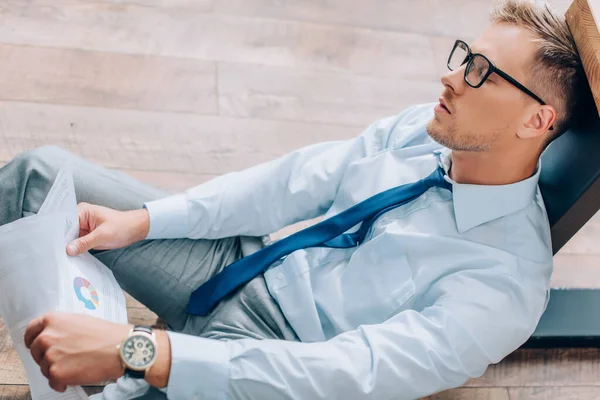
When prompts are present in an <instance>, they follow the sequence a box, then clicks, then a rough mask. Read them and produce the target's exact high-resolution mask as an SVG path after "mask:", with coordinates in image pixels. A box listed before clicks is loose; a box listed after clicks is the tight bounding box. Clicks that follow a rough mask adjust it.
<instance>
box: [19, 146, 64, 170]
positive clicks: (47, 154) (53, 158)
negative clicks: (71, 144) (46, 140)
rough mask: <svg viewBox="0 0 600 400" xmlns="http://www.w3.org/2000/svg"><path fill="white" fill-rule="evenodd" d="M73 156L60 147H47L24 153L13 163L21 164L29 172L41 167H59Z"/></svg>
mask: <svg viewBox="0 0 600 400" xmlns="http://www.w3.org/2000/svg"><path fill="white" fill-rule="evenodd" d="M73 156H74V155H73V154H72V153H70V152H69V151H67V150H65V149H63V148H61V147H59V146H53V145H47V146H41V147H37V148H34V149H30V150H26V151H23V152H22V153H20V154H18V155H17V156H16V157H15V158H14V159H13V160H12V162H14V163H17V164H19V165H20V166H22V167H23V168H24V169H26V170H27V169H35V168H36V167H40V166H46V167H48V166H52V167H57V166H59V165H61V164H63V163H65V162H67V161H68V159H69V158H71V157H73Z"/></svg>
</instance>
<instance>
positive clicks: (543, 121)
mask: <svg viewBox="0 0 600 400" xmlns="http://www.w3.org/2000/svg"><path fill="white" fill-rule="evenodd" d="M555 123H556V109H555V108H554V107H552V106H550V105H544V106H538V107H537V108H536V110H535V111H534V112H533V113H532V114H531V115H530V117H529V119H528V120H527V121H525V123H524V124H523V125H522V126H521V127H520V129H518V130H517V136H519V137H520V138H521V139H535V138H538V137H540V136H542V135H544V134H546V132H548V131H549V130H550V128H551V127H552V126H553V125H554V124H555Z"/></svg>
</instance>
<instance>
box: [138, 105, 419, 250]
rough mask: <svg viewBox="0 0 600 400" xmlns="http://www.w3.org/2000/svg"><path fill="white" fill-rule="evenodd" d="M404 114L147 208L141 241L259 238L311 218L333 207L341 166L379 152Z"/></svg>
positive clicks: (228, 176)
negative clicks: (147, 221)
mask: <svg viewBox="0 0 600 400" xmlns="http://www.w3.org/2000/svg"><path fill="white" fill-rule="evenodd" d="M407 111H408V110H407ZM404 113H406V111H405V112H404ZM404 113H402V114H400V115H398V116H395V117H389V118H385V119H382V120H380V121H377V122H375V123H373V124H372V125H370V126H369V127H368V128H367V129H366V130H365V131H363V132H362V133H361V134H360V135H359V136H357V137H355V138H353V139H350V140H346V141H330V142H323V143H317V144H313V145H310V146H307V147H304V148H301V149H298V150H296V151H293V152H291V153H290V154H287V155H285V156H282V157H279V158H277V159H274V160H271V161H269V162H265V163H262V164H259V165H256V166H253V167H251V168H248V169H246V170H243V171H239V172H231V173H228V174H225V175H222V176H219V177H217V178H214V179H212V180H210V181H208V182H206V183H204V184H202V185H200V186H197V187H194V188H192V189H189V190H187V191H185V192H184V193H181V194H177V195H174V196H170V197H167V198H164V199H161V200H157V201H152V202H148V203H146V204H145V205H144V207H145V208H146V209H147V210H148V212H149V215H150V231H149V233H148V236H147V239H170V238H183V237H189V238H192V239H198V238H206V239H218V238H223V237H229V236H238V235H244V236H262V235H267V234H270V233H273V232H276V231H278V230H279V229H281V228H283V227H285V226H288V225H290V224H293V223H296V222H299V221H303V220H306V219H310V218H316V217H318V216H320V215H322V214H324V213H325V212H326V211H327V209H328V208H329V207H330V206H331V204H332V203H333V200H334V198H335V195H336V193H337V190H338V187H339V185H340V183H341V180H342V178H343V176H344V172H345V171H346V169H347V166H348V165H349V164H350V163H351V162H353V161H355V160H358V159H360V158H363V157H367V156H369V155H372V154H375V153H377V152H379V151H381V150H382V149H384V148H385V146H386V144H387V139H388V136H389V135H390V132H391V131H392V130H393V128H394V127H395V126H396V124H397V122H398V121H399V118H401V117H402V115H403V114H404Z"/></svg>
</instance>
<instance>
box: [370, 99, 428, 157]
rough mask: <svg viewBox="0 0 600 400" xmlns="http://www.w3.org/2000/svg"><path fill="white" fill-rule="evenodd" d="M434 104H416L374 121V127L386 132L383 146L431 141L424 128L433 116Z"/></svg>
mask: <svg viewBox="0 0 600 400" xmlns="http://www.w3.org/2000/svg"><path fill="white" fill-rule="evenodd" d="M435 104H436V103H425V104H416V105H413V106H410V107H408V108H406V109H404V110H403V111H402V112H401V113H399V114H396V115H393V116H389V117H386V118H382V119H380V120H378V121H376V122H375V125H376V128H377V129H381V130H385V131H386V132H387V133H388V134H387V141H386V143H385V146H384V148H385V149H389V148H403V147H410V146H415V145H420V144H426V143H431V142H433V139H431V137H430V136H429V134H428V133H427V129H426V128H427V124H428V123H429V121H431V119H432V118H433V116H434V112H433V108H434V107H435Z"/></svg>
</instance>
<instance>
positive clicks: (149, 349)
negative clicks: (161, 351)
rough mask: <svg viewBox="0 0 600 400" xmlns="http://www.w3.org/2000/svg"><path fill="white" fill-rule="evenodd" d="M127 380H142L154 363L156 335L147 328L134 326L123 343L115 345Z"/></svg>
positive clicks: (156, 347)
mask: <svg viewBox="0 0 600 400" xmlns="http://www.w3.org/2000/svg"><path fill="white" fill-rule="evenodd" d="M117 349H118V351H119V356H121V361H122V362H123V365H124V367H125V376H126V377H128V378H135V379H144V377H145V376H146V371H148V369H150V367H151V366H152V365H153V364H154V362H155V361H156V356H157V354H156V352H157V349H158V346H157V344H156V334H155V333H154V332H153V331H152V328H151V327H149V326H141V325H136V326H134V327H133V328H132V329H131V330H130V331H129V335H128V336H127V337H126V338H125V339H124V340H123V342H122V343H121V344H119V345H117Z"/></svg>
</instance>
